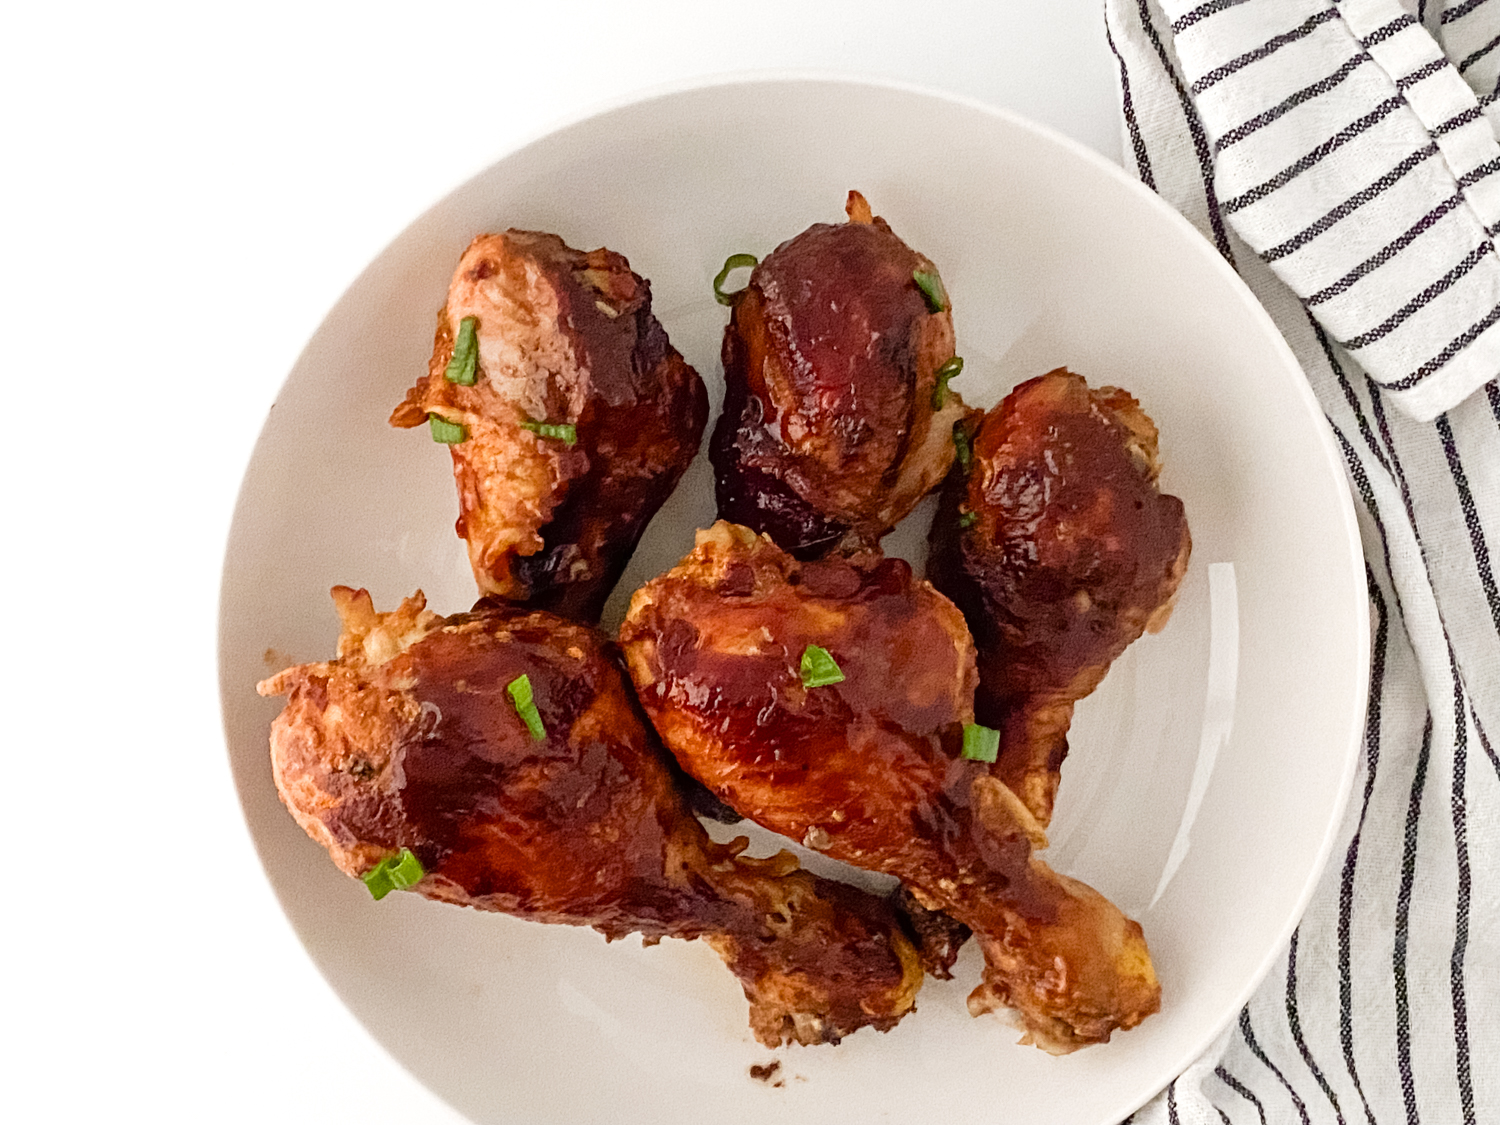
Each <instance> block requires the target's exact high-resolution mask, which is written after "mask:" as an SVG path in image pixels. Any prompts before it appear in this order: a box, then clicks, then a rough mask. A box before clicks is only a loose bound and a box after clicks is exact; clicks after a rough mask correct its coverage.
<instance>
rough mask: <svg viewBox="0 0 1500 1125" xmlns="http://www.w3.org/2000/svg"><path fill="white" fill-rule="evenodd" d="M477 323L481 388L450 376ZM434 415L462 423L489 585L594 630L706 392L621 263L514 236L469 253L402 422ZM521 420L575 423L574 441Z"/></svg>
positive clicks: (466, 479)
mask: <svg viewBox="0 0 1500 1125" xmlns="http://www.w3.org/2000/svg"><path fill="white" fill-rule="evenodd" d="M466 317H474V318H475V320H476V321H477V327H476V336H477V341H478V352H479V355H478V363H477V370H476V372H475V378H474V383H473V385H472V386H464V385H461V384H459V383H456V382H452V381H450V380H449V379H448V378H446V377H445V371H446V369H447V367H448V363H449V360H450V359H452V357H453V352H454V344H455V341H456V339H457V338H458V335H459V333H460V330H461V325H462V322H463V320H464V318H466ZM429 414H435V415H438V416H440V417H441V418H443V419H446V420H448V421H450V422H456V423H460V424H462V425H463V426H464V428H465V431H466V439H465V440H463V441H461V442H458V443H456V444H453V445H450V446H449V449H450V452H451V454H452V458H453V476H454V480H455V481H456V483H457V485H458V499H459V515H458V524H457V529H458V534H459V535H460V537H462V538H463V539H465V540H467V541H468V548H469V562H470V564H471V566H472V567H473V570H474V580H475V581H476V582H477V583H478V584H479V589H480V592H481V593H483V594H489V595H493V596H495V597H498V598H501V599H504V600H506V601H511V602H519V603H524V604H526V605H527V606H530V607H532V608H537V609H548V610H552V611H553V612H556V613H560V614H562V615H563V616H565V617H569V618H572V619H574V620H578V621H584V622H586V623H590V624H592V623H594V622H597V621H598V619H599V614H600V612H601V611H602V609H603V607H604V603H605V601H606V600H607V599H608V597H609V593H610V590H611V589H612V588H613V587H614V584H615V582H616V581H617V580H618V579H619V576H620V572H621V571H622V570H624V568H625V564H626V563H627V562H628V561H629V559H630V555H631V553H632V552H633V551H634V550H635V545H636V543H637V542H638V541H639V540H640V537H641V533H642V532H643V531H644V530H645V528H646V524H647V522H648V521H649V520H650V519H651V517H652V516H653V515H655V514H656V511H657V509H658V508H660V507H661V505H662V503H663V502H664V501H665V500H666V498H667V497H668V496H669V495H671V492H672V489H673V488H675V487H676V485H677V481H678V480H679V478H681V476H682V474H683V472H684V471H685V470H686V469H687V466H688V463H689V462H690V461H692V459H693V457H694V456H695V455H696V454H697V452H698V445H699V443H700V441H701V440H702V437H703V428H704V426H705V424H706V423H707V420H708V397H707V392H706V391H705V389H704V386H703V381H702V380H701V379H700V378H699V377H698V373H697V372H696V371H694V370H693V369H692V368H691V367H690V366H688V364H687V362H686V361H685V360H684V359H683V358H682V356H681V355H679V354H678V353H677V351H676V349H674V348H673V347H672V345H671V343H670V342H669V341H668V340H667V334H666V332H665V331H664V330H663V329H662V326H661V324H660V323H659V322H658V321H657V319H656V317H655V316H653V315H652V312H651V288H650V285H649V283H648V282H647V281H646V280H645V279H644V278H642V277H639V276H637V275H636V274H634V273H632V272H631V270H630V264H629V262H627V261H626V260H625V258H624V257H622V256H621V255H619V254H616V253H614V252H613V251H611V250H603V249H600V250H593V251H590V252H588V253H584V252H582V251H579V250H573V249H571V248H570V247H568V246H567V245H565V244H564V243H563V241H562V239H560V238H558V237H557V236H556V235H552V234H541V233H537V232H534V231H518V230H510V231H506V232H505V233H503V234H486V235H482V236H480V237H479V238H476V239H475V240H474V241H473V242H472V243H471V244H470V245H469V248H468V249H467V250H465V251H464V254H463V257H462V258H461V259H460V260H459V263H458V269H457V271H456V272H455V273H454V275H453V281H452V283H451V285H450V287H449V290H448V300H447V303H446V304H445V305H444V307H443V310H442V312H440V313H439V314H438V326H437V337H436V340H435V341H434V343H433V350H432V360H431V363H430V365H429V368H428V373H427V376H426V377H425V378H424V379H422V380H421V381H420V382H418V383H417V384H416V386H414V387H412V389H411V390H410V391H408V392H407V395H406V399H405V401H403V402H402V403H401V404H400V405H399V406H398V407H396V409H395V411H394V413H392V415H391V424H392V425H393V426H401V427H410V426H420V425H422V424H423V423H424V422H426V421H427V418H428V415H429ZM523 423H530V424H533V425H535V424H538V423H542V424H549V425H554V426H556V425H563V424H568V425H572V426H573V427H574V428H575V434H576V442H575V443H573V444H569V443H568V442H567V441H566V440H565V439H563V438H559V437H549V436H543V435H542V434H539V433H536V432H533V431H532V430H529V429H526V428H525V426H524V425H523Z"/></svg>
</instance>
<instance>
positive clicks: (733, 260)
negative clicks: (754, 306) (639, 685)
mask: <svg viewBox="0 0 1500 1125" xmlns="http://www.w3.org/2000/svg"><path fill="white" fill-rule="evenodd" d="M758 265H760V259H759V258H757V257H756V256H755V255H754V254H731V255H729V257H727V258H725V259H724V268H723V269H721V270H720V271H719V272H718V273H716V274H714V300H715V301H718V302H719V304H721V305H728V306H730V307H731V308H732V307H733V306H734V303H735V302H736V301H737V300H739V298H740V294H741V293H743V292H744V290H743V289H736V290H735V291H734V292H733V293H726V292H724V282H725V280H726V279H727V278H728V277H729V275H730V274H732V273H733V272H734V271H735V270H743V269H753V268H754V267H756V266H758Z"/></svg>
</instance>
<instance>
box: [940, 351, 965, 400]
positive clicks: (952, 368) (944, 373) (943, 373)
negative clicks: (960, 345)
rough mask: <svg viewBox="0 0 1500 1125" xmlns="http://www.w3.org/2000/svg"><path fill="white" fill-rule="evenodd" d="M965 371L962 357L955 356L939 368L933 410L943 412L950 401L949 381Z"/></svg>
mask: <svg viewBox="0 0 1500 1125" xmlns="http://www.w3.org/2000/svg"><path fill="white" fill-rule="evenodd" d="M963 369H964V361H963V357H962V356H954V357H953V358H952V359H950V360H949V361H948V362H947V363H945V364H943V366H941V367H939V368H938V373H937V386H935V387H933V388H932V408H933V409H934V410H941V409H942V408H943V406H944V404H945V403H947V401H948V380H949V379H951V378H953V377H954V376H955V375H957V374H958V373H959V372H960V371H962V370H963Z"/></svg>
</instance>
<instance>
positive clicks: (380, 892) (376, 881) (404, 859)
mask: <svg viewBox="0 0 1500 1125" xmlns="http://www.w3.org/2000/svg"><path fill="white" fill-rule="evenodd" d="M425 874H427V872H426V871H424V870H423V869H422V861H421V860H419V859H418V858H417V857H416V856H414V855H413V854H412V853H411V849H410V848H402V849H401V850H400V851H399V852H398V853H396V854H395V855H388V856H386V857H385V858H384V859H382V860H381V861H380V862H379V863H377V864H376V865H375V866H374V867H372V868H370V870H369V871H367V872H365V875H364V881H365V886H366V887H368V888H370V896H371V897H372V898H373V899H375V901H376V902H379V901H380V900H381V899H383V898H385V896H386V895H388V894H390V893H391V892H392V891H399V890H403V889H405V888H406V887H410V886H412V885H414V884H415V883H417V882H418V881H420V880H421V878H422V876H423V875H425Z"/></svg>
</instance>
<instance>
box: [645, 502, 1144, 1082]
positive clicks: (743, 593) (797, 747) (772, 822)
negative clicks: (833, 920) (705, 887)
mask: <svg viewBox="0 0 1500 1125" xmlns="http://www.w3.org/2000/svg"><path fill="white" fill-rule="evenodd" d="M620 636H621V644H622V645H623V647H624V649H625V653H626V658H627V662H628V665H629V668H630V673H631V676H632V677H633V678H634V680H635V683H636V688H637V692H638V695H639V698H640V700H641V702H642V704H643V705H644V707H645V709H646V712H647V714H648V716H649V717H650V718H651V720H652V722H653V723H654V724H655V725H656V728H657V730H658V731H659V732H660V733H661V735H662V738H663V740H664V741H665V742H666V744H667V746H668V748H669V749H671V751H672V752H673V753H674V754H675V755H676V756H677V758H678V760H679V761H680V762H681V763H682V765H683V767H684V768H685V769H686V770H687V771H688V772H689V773H690V774H692V775H693V776H695V777H697V778H698V779H700V780H701V781H703V782H704V783H705V784H706V785H707V786H708V787H709V788H710V789H711V790H712V791H713V792H714V793H715V794H716V795H717V796H718V797H720V798H721V799H722V800H724V801H726V802H727V803H728V804H730V805H731V806H733V807H734V808H736V809H737V810H739V811H740V812H741V813H743V814H744V815H745V816H748V817H750V818H751V819H752V820H755V821H757V822H758V823H760V824H761V825H763V826H765V827H766V828H769V829H771V830H772V831H775V832H779V833H781V834H783V835H786V836H790V837H792V838H793V839H796V840H800V841H801V842H802V843H803V844H805V845H806V846H809V847H812V848H816V849H818V850H820V851H822V852H824V853H826V854H827V855H829V856H832V857H834V858H836V859H839V860H843V861H845V862H848V863H852V864H855V865H857V866H860V867H865V868H868V869H873V870H877V871H882V872H885V873H888V874H892V875H896V876H898V877H900V878H901V879H902V880H903V881H904V882H905V883H906V884H907V885H908V887H909V888H910V890H911V891H912V893H913V895H914V896H915V897H916V899H917V900H918V902H920V903H921V904H922V905H923V906H924V907H926V908H928V909H930V910H942V911H944V912H947V913H948V914H951V915H952V916H953V917H954V918H955V919H957V920H958V921H959V922H961V923H963V924H964V925H967V926H969V927H971V928H972V929H973V931H974V934H975V937H976V939H977V940H978V941H979V943H980V945H981V948H982V950H983V952H984V958H985V970H984V979H983V983H981V985H980V986H979V987H978V988H977V989H976V990H975V991H974V992H973V993H972V994H971V996H970V998H969V1006H970V1010H971V1011H973V1012H974V1013H975V1014H978V1013H979V1012H981V1011H985V1010H988V1009H991V1008H1002V1007H1004V1008H1013V1009H1015V1010H1016V1011H1017V1012H1018V1014H1019V1016H1020V1019H1021V1021H1022V1022H1023V1024H1024V1026H1025V1028H1026V1031H1027V1035H1028V1038H1029V1039H1030V1040H1031V1041H1032V1042H1035V1043H1036V1044H1038V1045H1039V1046H1041V1047H1043V1048H1045V1049H1046V1050H1049V1051H1052V1052H1055V1053H1064V1052H1067V1051H1071V1050H1074V1049H1076V1048H1078V1047H1081V1046H1085V1045H1087V1044H1090V1043H1097V1042H1102V1041H1104V1040H1107V1039H1108V1038H1109V1036H1110V1033H1111V1032H1112V1031H1113V1030H1115V1029H1116V1028H1128V1027H1132V1026H1134V1025H1135V1024H1137V1023H1139V1022H1140V1021H1141V1020H1142V1019H1143V1018H1145V1017H1146V1016H1147V1015H1149V1014H1150V1013H1151V1012H1154V1011H1155V1010H1156V1009H1157V1007H1158V1005H1159V1000H1160V989H1159V986H1158V984H1157V981H1156V976H1155V973H1154V970H1153V969H1152V966H1151V959H1150V956H1149V954H1148V953H1147V950H1146V943H1145V939H1144V938H1143V936H1142V933H1141V928H1140V926H1139V925H1137V924H1136V923H1135V922H1133V921H1130V920H1129V919H1127V918H1126V917H1125V916H1124V915H1123V914H1121V913H1120V911H1119V910H1118V909H1116V908H1115V907H1114V906H1113V905H1111V904H1110V903H1109V902H1108V901H1107V900H1105V899H1104V898H1103V897H1102V896H1101V895H1099V894H1098V893H1097V892H1095V891H1093V890H1091V889H1089V888H1088V887H1086V886H1084V885H1082V884H1081V883H1078V882H1076V881H1074V880H1071V879H1068V878H1065V877H1063V876H1061V875H1058V874H1056V873H1055V872H1053V871H1052V870H1051V869H1050V868H1048V867H1047V866H1046V865H1045V864H1044V863H1042V861H1041V860H1040V859H1038V858H1037V856H1036V854H1035V852H1036V850H1037V849H1039V848H1041V847H1044V846H1045V836H1044V835H1043V833H1042V830H1041V828H1040V826H1039V825H1037V823H1036V822H1035V820H1034V819H1033V818H1032V817H1031V816H1030V814H1029V813H1028V812H1027V811H1026V808H1025V806H1024V805H1022V804H1021V802H1020V801H1019V800H1018V799H1017V798H1016V797H1015V796H1014V795H1013V794H1012V793H1011V791H1010V790H1009V789H1007V788H1006V787H1005V786H1004V785H1003V784H1002V783H1001V782H999V781H997V780H996V779H994V778H993V777H991V776H990V775H989V772H988V768H987V767H986V766H985V765H984V764H983V763H979V762H972V761H968V760H965V759H963V758H962V757H961V753H960V751H961V747H962V741H963V726H964V724H965V723H967V722H969V721H970V720H971V719H972V718H973V696H974V690H975V685H976V682H977V675H976V671H975V664H974V648H973V644H972V642H971V640H970V638H969V631H968V629H967V627H966V626H965V624H964V621H963V618H962V616H961V615H960V614H959V612H958V610H957V609H956V608H955V607H954V605H953V604H952V603H951V602H949V601H948V600H947V599H946V598H944V597H943V596H942V595H940V594H939V593H938V592H937V591H936V590H934V589H933V588H932V587H931V586H930V585H928V584H927V583H925V582H921V581H917V580H915V579H914V578H913V577H912V574H911V568H910V567H909V566H908V565H907V564H906V563H905V562H902V561H900V560H898V559H881V558H878V557H876V556H873V555H866V556H863V557H856V558H853V559H849V560H846V559H841V558H829V559H825V560H821V561H815V562H808V563H799V562H797V561H796V560H795V559H793V558H792V556H791V555H789V554H787V553H786V552H784V551H782V550H780V549H779V548H777V547H776V546H775V545H774V544H773V543H771V542H770V540H769V539H768V538H766V537H761V536H756V535H755V533H754V532H752V531H750V530H748V529H746V528H743V527H738V526H735V525H732V524H728V523H724V522H720V523H718V524H715V525H714V527H713V528H711V529H709V530H708V531H703V532H699V534H698V541H697V546H696V547H695V549H694V550H693V551H692V553H691V554H689V555H688V556H687V558H686V559H684V560H683V562H682V563H681V564H680V565H679V566H677V567H676V568H675V569H673V570H672V571H669V572H668V573H667V574H665V575H663V576H661V577H659V578H657V579H655V580H653V581H652V582H650V583H648V584H647V585H646V586H644V587H642V588H641V589H640V590H638V591H637V592H636V594H635V597H634V598H633V599H632V602H631V606H630V611H629V614H628V615H627V617H626V621H625V624H624V626H623V628H622V630H621V635H620ZM808 645H818V646H820V647H822V648H824V649H826V650H827V651H828V653H829V654H831V655H832V657H833V658H834V660H835V662H836V663H837V664H838V666H839V669H840V671H841V672H842V674H843V676H844V679H843V681H842V682H839V683H833V684H828V685H826V686H820V687H804V686H803V680H802V677H801V675H800V671H799V669H800V663H801V660H802V657H803V653H804V651H805V649H806V648H807V646H808Z"/></svg>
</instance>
